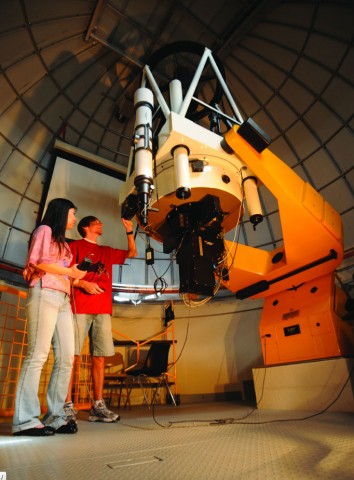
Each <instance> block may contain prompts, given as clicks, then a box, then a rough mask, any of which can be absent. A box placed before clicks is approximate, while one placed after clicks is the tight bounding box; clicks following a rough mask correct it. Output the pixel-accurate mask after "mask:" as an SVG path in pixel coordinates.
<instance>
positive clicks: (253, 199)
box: [243, 177, 263, 230]
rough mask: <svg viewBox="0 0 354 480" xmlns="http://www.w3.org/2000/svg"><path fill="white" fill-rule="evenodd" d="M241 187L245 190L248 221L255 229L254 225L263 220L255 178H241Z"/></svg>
mask: <svg viewBox="0 0 354 480" xmlns="http://www.w3.org/2000/svg"><path fill="white" fill-rule="evenodd" d="M243 189H244V192H245V198H246V202H247V209H248V215H249V217H250V222H251V223H252V224H253V229H254V230H255V229H256V226H257V225H258V224H259V223H260V222H261V221H262V220H263V213H262V207H261V202H260V200H259V195H258V189H257V178H256V177H246V178H245V179H244V180H243Z"/></svg>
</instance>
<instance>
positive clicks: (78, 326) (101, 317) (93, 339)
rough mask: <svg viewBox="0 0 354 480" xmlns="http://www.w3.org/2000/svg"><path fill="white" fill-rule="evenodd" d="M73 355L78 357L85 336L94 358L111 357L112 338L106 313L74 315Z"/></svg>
mask: <svg viewBox="0 0 354 480" xmlns="http://www.w3.org/2000/svg"><path fill="white" fill-rule="evenodd" d="M74 331H75V355H80V354H81V350H82V347H83V346H84V343H85V339H86V335H87V334H89V338H90V352H91V355H92V356H94V357H111V356H112V355H114V354H115V353H116V352H115V349H114V344H113V337H112V319H111V316H110V315H109V314H108V313H96V314H86V313H77V314H74Z"/></svg>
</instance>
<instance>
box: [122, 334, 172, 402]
mask: <svg viewBox="0 0 354 480" xmlns="http://www.w3.org/2000/svg"><path fill="white" fill-rule="evenodd" d="M170 345H171V343H170V342H169V341H165V340H159V341H155V342H152V343H151V346H150V348H149V351H148V353H147V355H146V358H145V361H144V362H143V363H142V364H140V365H139V364H137V365H135V366H133V367H132V368H130V369H129V368H127V369H126V375H127V388H128V400H129V396H130V393H131V391H132V388H133V387H134V386H135V385H138V386H140V388H141V390H142V392H143V395H144V400H145V403H146V405H147V406H148V407H149V401H148V397H147V389H148V388H154V395H153V397H152V401H151V403H153V401H154V399H155V397H156V394H157V391H158V389H159V387H161V386H162V384H164V386H165V388H166V393H168V394H169V395H170V397H171V400H172V402H173V404H174V406H177V405H176V401H175V398H174V396H173V394H172V392H171V389H170V386H169V383H168V379H167V369H168V354H169V350H170Z"/></svg>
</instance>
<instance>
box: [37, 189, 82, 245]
mask: <svg viewBox="0 0 354 480" xmlns="http://www.w3.org/2000/svg"><path fill="white" fill-rule="evenodd" d="M70 208H75V210H76V207H75V205H74V204H73V202H71V201H70V200H67V199H66V198H53V200H51V201H50V202H49V203H48V206H47V210H46V212H45V214H44V217H43V219H42V221H41V223H40V224H39V225H48V227H50V228H51V229H52V239H53V240H54V242H56V243H57V244H58V247H59V252H60V254H61V252H62V251H63V249H64V248H66V245H65V243H66V242H65V230H66V225H67V222H68V213H69V210H70Z"/></svg>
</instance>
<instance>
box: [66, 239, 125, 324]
mask: <svg viewBox="0 0 354 480" xmlns="http://www.w3.org/2000/svg"><path fill="white" fill-rule="evenodd" d="M69 246H70V250H71V252H72V254H73V259H72V262H71V265H73V264H75V263H80V262H82V260H83V259H84V258H85V257H87V256H90V258H91V260H92V264H91V266H90V268H89V270H88V272H87V274H86V275H85V276H84V278H83V280H87V281H88V282H95V283H97V284H98V285H99V286H100V287H101V288H102V289H104V290H105V291H104V293H99V294H97V295H90V294H89V293H87V292H85V290H83V289H81V288H78V287H74V289H73V290H74V293H73V296H72V298H71V306H72V309H73V312H74V313H87V314H90V313H91V314H94V313H108V314H110V315H111V314H112V265H117V264H118V265H123V264H124V262H125V259H126V258H127V254H128V251H127V250H120V249H118V248H112V247H106V246H101V245H97V243H91V242H89V241H87V240H85V239H82V240H75V241H73V242H70V244H69Z"/></svg>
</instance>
